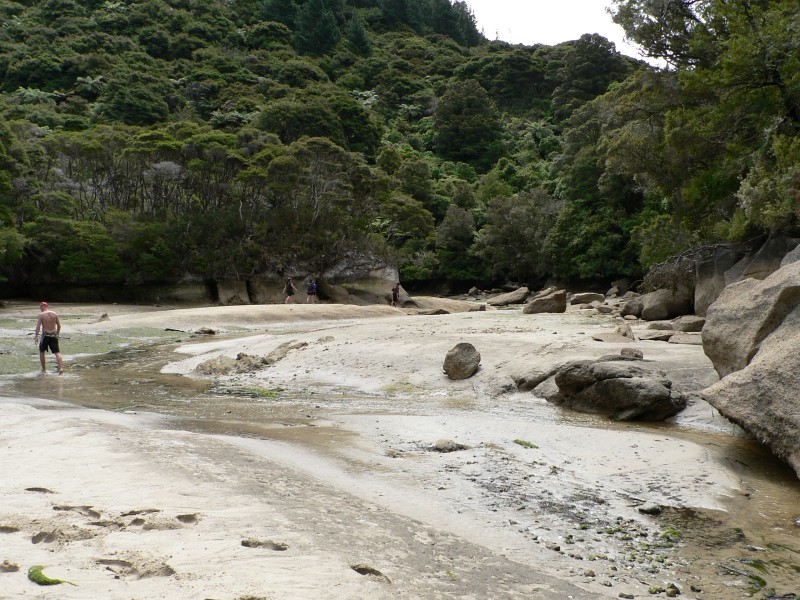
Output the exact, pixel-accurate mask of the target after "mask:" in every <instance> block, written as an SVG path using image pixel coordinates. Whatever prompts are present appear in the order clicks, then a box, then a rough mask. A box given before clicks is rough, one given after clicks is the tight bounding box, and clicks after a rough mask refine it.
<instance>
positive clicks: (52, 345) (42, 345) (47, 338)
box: [35, 302, 64, 375]
mask: <svg viewBox="0 0 800 600" xmlns="http://www.w3.org/2000/svg"><path fill="white" fill-rule="evenodd" d="M40 331H41V334H42V335H41V340H40V336H39V332H40ZM59 335H61V319H59V318H58V315H57V314H56V313H55V311H52V310H50V309H49V308H48V307H47V302H41V303H40V304H39V317H38V318H37V319H36V338H35V340H36V343H37V344H38V345H39V362H40V363H42V373H45V372H46V362H47V361H46V358H45V353H46V352H47V350H48V349H49V350H50V352H52V353H53V354H55V356H56V362H57V363H58V374H59V375H63V374H64V360H63V359H62V358H61V350H60V349H59V347H58V336H59Z"/></svg>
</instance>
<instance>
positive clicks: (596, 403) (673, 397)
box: [547, 356, 686, 421]
mask: <svg viewBox="0 0 800 600" xmlns="http://www.w3.org/2000/svg"><path fill="white" fill-rule="evenodd" d="M624 359H625V357H621V356H616V357H603V358H600V359H598V360H594V361H592V360H576V361H571V362H568V363H566V364H565V365H563V366H562V367H561V368H560V369H559V370H558V371H557V372H556V374H555V377H554V380H555V384H556V386H558V393H556V394H552V395H550V396H548V398H547V400H548V401H549V402H552V403H554V404H557V405H560V406H563V407H565V408H570V409H572V410H577V411H580V412H587V413H595V414H602V415H608V416H610V417H612V418H614V419H616V420H620V421H629V420H646V421H660V420H663V419H666V418H668V417H671V416H673V415H674V414H676V413H678V412H680V411H681V410H683V409H684V408H685V407H686V399H685V398H684V396H683V395H682V394H681V393H680V392H677V391H675V390H673V389H672V382H671V381H670V380H669V379H668V378H667V376H666V373H664V371H661V370H660V369H657V368H655V367H651V366H649V365H645V364H644V363H641V362H639V361H626V360H624Z"/></svg>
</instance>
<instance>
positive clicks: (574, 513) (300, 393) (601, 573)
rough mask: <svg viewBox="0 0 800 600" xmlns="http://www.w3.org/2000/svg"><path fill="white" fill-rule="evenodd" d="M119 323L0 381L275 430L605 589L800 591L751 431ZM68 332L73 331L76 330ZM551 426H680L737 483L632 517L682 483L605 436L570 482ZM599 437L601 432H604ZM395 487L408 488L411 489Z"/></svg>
mask: <svg viewBox="0 0 800 600" xmlns="http://www.w3.org/2000/svg"><path fill="white" fill-rule="evenodd" d="M115 335H118V336H119V339H112V341H111V343H113V344H114V345H116V347H115V348H109V349H108V350H107V351H104V352H102V353H100V354H95V353H93V352H92V351H91V350H92V349H88V350H89V351H87V352H85V354H86V355H85V356H81V357H73V358H72V359H71V360H70V363H69V372H68V374H67V375H66V376H64V377H56V376H53V375H45V376H40V375H34V373H33V372H31V371H27V374H25V372H23V373H22V374H20V375H15V376H13V377H11V376H9V377H6V378H5V380H4V385H3V386H2V387H1V388H0V393H2V394H3V395H7V396H22V397H24V396H30V397H42V398H49V399H55V400H60V401H63V402H68V403H72V404H77V405H81V406H86V407H92V408H98V409H103V410H113V411H142V412H158V413H162V414H167V415H170V416H171V417H173V419H171V421H170V423H171V426H172V427H175V428H182V429H187V430H190V431H197V432H204V433H212V434H221V435H226V436H237V437H240V438H244V439H248V438H250V439H259V440H270V441H274V442H277V443H278V445H276V446H274V447H273V449H274V450H275V453H276V456H280V458H281V460H284V461H286V462H289V463H292V462H293V463H294V464H295V465H296V466H297V467H298V468H306V469H308V470H310V471H311V472H313V473H314V474H315V475H316V476H318V477H320V478H321V479H322V480H326V481H328V482H330V483H332V484H334V485H335V484H336V483H337V482H339V485H341V486H343V487H345V488H346V489H347V491H349V492H351V493H354V494H357V495H359V496H361V497H365V498H368V499H372V500H374V501H376V502H380V503H384V504H385V505H387V506H389V508H390V509H391V510H397V511H400V512H404V513H405V514H408V515H409V516H412V517H414V518H417V519H420V520H423V521H425V522H428V523H432V524H437V525H440V526H442V527H443V528H445V529H450V530H451V531H456V532H457V533H459V534H461V535H463V536H464V537H466V538H467V539H470V540H473V541H476V542H482V543H485V544H487V545H489V546H494V547H497V548H502V550H503V553H504V554H505V556H507V557H508V558H510V559H511V560H515V561H519V562H522V563H526V564H535V563H536V562H537V561H541V562H542V564H546V570H548V571H553V572H555V573H557V574H559V575H560V576H564V577H568V578H570V579H573V580H575V581H577V582H579V583H580V584H581V585H583V586H586V587H588V588H590V589H597V590H598V593H602V594H603V595H608V596H614V597H616V596H617V590H625V591H622V592H620V593H629V592H632V586H634V587H635V588H636V590H635V591H636V597H639V596H640V595H641V594H642V591H646V592H648V593H650V592H654V593H656V594H663V595H666V594H667V593H668V589H669V587H668V586H669V584H670V583H674V584H675V585H677V586H678V587H679V588H680V589H681V592H682V595H683V597H697V598H734V597H748V596H751V595H752V596H754V597H762V598H769V597H787V598H789V597H792V596H791V595H792V594H797V592H798V585H797V581H798V579H800V527H798V526H797V523H796V521H795V519H797V518H798V517H800V503H798V499H799V498H800V485H798V481H797V479H796V477H795V476H794V473H793V472H791V470H790V469H788V468H787V467H786V466H785V465H783V464H781V463H780V462H778V461H776V460H775V459H774V458H773V457H771V455H769V453H767V452H766V451H764V450H763V449H762V448H761V447H760V446H759V445H758V444H756V443H754V442H753V441H751V440H748V439H745V438H742V437H737V436H732V435H728V434H725V433H724V432H719V431H709V430H703V429H700V428H695V427H692V426H681V425H676V424H658V425H652V424H641V423H640V424H631V423H627V424H620V423H613V422H609V421H607V420H604V419H600V418H597V417H594V416H590V415H581V414H577V413H568V412H564V411H561V410H559V409H557V408H555V407H552V406H549V405H547V404H546V403H544V402H541V401H538V400H535V399H532V398H531V397H530V395H523V394H508V395H506V396H504V397H503V398H500V399H499V398H497V397H491V396H485V395H482V394H481V393H480V390H477V391H474V393H471V394H469V395H466V394H465V395H458V394H456V395H449V396H447V397H445V398H442V399H441V400H440V401H436V402H432V401H431V399H430V398H420V397H418V396H416V395H414V394H404V393H402V390H394V391H393V393H388V394H384V395H358V394H351V393H346V392H344V391H339V392H334V391H332V390H331V389H330V387H328V386H317V385H315V384H314V383H313V375H312V377H310V378H307V379H304V380H303V381H302V382H298V383H297V384H295V385H287V384H286V381H285V380H280V381H276V382H274V383H270V382H268V381H265V382H260V383H259V384H258V385H253V384H252V382H237V381H232V382H231V381H229V382H226V383H224V384H223V383H218V382H214V381H211V380H205V379H196V378H191V377H185V376H182V375H177V374H165V373H161V368H162V366H163V365H165V364H167V363H168V362H170V361H171V360H174V349H175V347H176V344H177V343H179V342H180V343H185V342H186V341H188V340H189V336H188V335H187V336H181V335H177V336H176V335H175V334H170V335H162V334H158V335H155V334H153V333H152V332H141V331H140V332H134V333H133V334H131V333H127V334H126V333H117V334H115ZM148 336H150V337H148ZM108 339H109V338H106V341H108ZM123 339H124V341H123ZM72 341H73V342H74V343H75V344H76V345H80V343H81V340H79V339H78V336H76V337H75V339H74V340H72ZM91 343H96V340H91ZM88 345H89V343H88V342H87V346H88ZM34 364H35V363H34ZM532 424H535V427H534V426H533V425H532ZM548 426H551V427H553V428H555V427H556V426H559V427H567V428H570V431H572V430H575V431H578V432H579V433H578V438H577V439H581V438H583V439H585V440H586V442H587V443H591V441H592V440H594V438H593V433H594V432H616V433H619V432H624V433H628V434H630V436H631V442H630V444H628V446H631V448H628V449H627V450H628V451H630V452H633V453H634V454H636V453H637V452H638V451H639V450H638V448H641V453H643V454H647V456H648V457H649V456H652V454H654V451H653V450H651V449H648V448H646V447H645V443H644V442H645V441H647V443H649V444H650V445H651V446H653V447H655V448H657V447H658V444H659V443H666V442H667V441H668V440H669V441H674V440H684V441H685V442H686V443H687V444H692V445H696V446H699V447H701V448H703V449H706V450H707V451H708V452H710V453H713V455H714V457H715V460H717V461H719V462H720V468H723V469H724V470H725V471H726V472H728V473H733V474H735V476H736V477H737V478H738V483H739V488H738V490H736V491H735V492H733V493H731V495H730V496H729V497H727V498H722V499H720V500H719V503H714V504H717V505H716V506H714V507H713V508H698V507H680V506H678V507H670V506H668V507H666V508H665V509H663V510H662V512H661V513H660V514H658V515H645V516H643V515H641V514H640V513H638V512H637V511H636V507H638V506H639V505H641V504H642V503H643V500H644V499H643V498H640V497H639V495H637V494H639V492H640V491H646V492H648V493H649V494H650V497H653V496H655V497H662V498H664V499H665V500H669V498H670V497H671V496H673V495H675V496H676V497H677V496H679V495H680V494H678V493H677V492H678V491H679V490H678V489H675V488H676V487H677V485H679V484H676V483H675V482H674V481H672V480H664V481H661V480H660V479H659V476H658V472H657V471H656V472H644V471H635V470H632V471H631V472H628V473H625V472H624V468H623V467H620V466H616V465H615V464H614V453H615V448H607V447H602V446H600V445H598V446H597V447H595V448H594V449H592V451H593V452H594V453H596V454H607V456H608V459H607V462H608V464H609V466H608V468H607V469H606V470H602V469H598V472H597V474H596V476H595V477H591V478H589V479H590V481H591V484H587V483H586V482H585V481H577V480H576V479H575V477H574V473H573V471H572V470H571V461H572V460H575V459H573V458H571V456H570V454H569V452H566V453H565V452H564V450H565V448H560V449H559V448H556V447H555V445H552V447H551V448H550V449H549V452H548V449H547V448H545V447H544V446H545V444H544V443H543V442H542V440H544V439H546V438H545V433H544V432H545V430H546V429H547V428H548ZM443 428H444V429H445V430H447V431H449V432H451V434H452V436H453V437H455V438H458V439H471V440H473V443H472V444H471V447H470V448H469V449H466V450H464V451H462V452H454V453H450V454H441V453H435V452H432V451H431V449H430V444H431V443H432V442H433V441H435V440H434V439H433V438H432V433H433V432H439V431H441V430H442V429H443ZM490 430H491V431H492V433H491V434H490V433H489V431H490ZM581 431H583V432H584V433H583V434H582V435H581ZM497 432H501V434H500V436H499V438H498V434H497ZM498 439H501V440H503V441H505V442H510V445H509V444H505V445H503V444H499V443H498V441H497V440H498ZM564 439H565V440H566V439H576V438H564ZM596 439H597V440H599V441H598V444H600V442H602V440H603V439H605V438H603V437H602V436H598V437H597V438H596ZM521 442H527V444H529V445H527V446H526V445H525V444H523V443H521ZM509 447H510V448H512V449H513V451H509ZM570 450H571V449H570ZM281 452H283V454H282V455H281ZM645 462H646V461H645ZM304 463H306V464H305V466H304ZM690 467H691V465H687V469H686V477H687V481H686V482H685V484H686V485H687V486H689V485H695V486H697V487H698V488H699V489H702V485H703V484H704V482H703V481H689V479H690V478H694V479H700V480H702V478H703V474H702V473H701V474H699V475H698V473H696V472H694V471H693V470H692V469H691V468H690ZM656 469H657V467H656ZM342 482H344V483H342ZM709 485H710V484H709ZM404 491H408V492H413V493H415V494H416V496H417V498H418V499H417V500H416V501H410V500H409V496H408V495H407V494H404V493H403V492H404ZM642 495H643V494H642ZM665 504H669V502H665ZM723 508H724V510H722V509H723ZM604 588H607V591H605V590H604ZM659 590H661V591H660V592H659Z"/></svg>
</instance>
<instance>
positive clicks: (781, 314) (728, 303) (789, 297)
mask: <svg viewBox="0 0 800 600" xmlns="http://www.w3.org/2000/svg"><path fill="white" fill-rule="evenodd" d="M702 337H703V349H704V350H705V353H706V355H707V356H708V357H709V358H710V359H711V361H712V363H713V364H714V368H715V369H716V370H717V373H719V375H720V377H721V378H722V379H721V380H720V381H719V382H717V383H716V384H714V385H712V386H711V387H709V388H707V389H706V390H704V391H703V393H702V395H703V397H704V398H705V399H706V400H707V401H708V402H709V403H710V404H711V405H712V406H714V407H715V408H716V409H717V410H719V411H720V413H721V414H722V415H723V416H725V417H727V418H728V419H730V420H731V421H733V422H734V423H736V424H737V425H739V426H740V427H742V429H744V430H745V431H748V432H749V433H751V434H753V435H754V436H755V437H757V438H758V439H759V440H760V441H761V442H762V443H764V444H766V445H767V446H768V447H769V448H770V449H771V450H772V451H773V453H774V454H775V455H776V456H778V457H780V458H782V459H784V460H786V461H787V462H788V463H789V464H790V465H791V466H792V467H793V468H794V469H795V471H796V472H797V473H798V476H800V394H798V389H797V388H798V386H797V382H798V373H800V353H798V341H800V262H791V263H789V264H787V265H786V266H784V267H782V268H780V269H779V270H777V271H775V272H774V273H773V274H771V275H769V276H768V277H767V278H765V279H764V280H763V281H759V280H757V279H747V280H744V281H741V282H738V283H735V284H733V285H730V286H728V287H727V288H725V290H723V292H722V294H720V296H719V298H718V299H717V301H716V302H715V303H714V304H712V305H711V307H710V308H709V310H708V315H707V320H706V325H705V327H704V328H703V334H702Z"/></svg>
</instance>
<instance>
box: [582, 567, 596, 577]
mask: <svg viewBox="0 0 800 600" xmlns="http://www.w3.org/2000/svg"><path fill="white" fill-rule="evenodd" d="M583 576H584V577H596V575H595V572H594V571H592V570H591V569H586V570H585V571H584V572H583Z"/></svg>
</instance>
